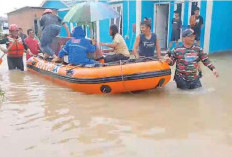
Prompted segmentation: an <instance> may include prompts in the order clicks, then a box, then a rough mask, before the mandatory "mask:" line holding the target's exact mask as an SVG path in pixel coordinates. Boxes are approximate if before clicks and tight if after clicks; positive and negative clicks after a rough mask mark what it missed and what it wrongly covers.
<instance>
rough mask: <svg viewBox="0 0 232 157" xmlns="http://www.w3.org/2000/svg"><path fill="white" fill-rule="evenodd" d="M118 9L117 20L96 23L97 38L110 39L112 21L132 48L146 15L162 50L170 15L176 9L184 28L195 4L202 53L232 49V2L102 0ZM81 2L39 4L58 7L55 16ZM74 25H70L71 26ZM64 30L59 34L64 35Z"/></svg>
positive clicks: (165, 46) (164, 44)
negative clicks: (231, 14) (198, 12)
mask: <svg viewBox="0 0 232 157" xmlns="http://www.w3.org/2000/svg"><path fill="white" fill-rule="evenodd" d="M102 1H103V2H105V3H108V4H109V5H111V6H112V7H113V8H114V9H115V10H117V11H118V12H119V14H120V15H121V17H119V18H117V19H109V20H103V21H99V22H97V23H96V25H97V30H96V31H97V39H98V41H101V42H111V41H112V39H111V37H110V36H109V35H108V34H109V27H110V25H111V24H116V25H117V26H118V27H119V31H120V33H121V34H122V36H123V37H124V39H125V41H126V43H127V46H128V48H129V49H130V50H132V49H133V45H134V41H135V38H136V36H137V35H138V34H139V33H140V22H141V21H142V20H143V19H144V18H145V17H147V18H149V19H151V22H152V31H153V32H155V33H156V34H157V36H158V38H159V40H160V45H161V48H162V49H163V50H165V49H167V47H168V44H169V42H170V39H171V31H172V24H171V21H172V18H173V17H174V11H175V10H178V11H179V13H180V16H181V19H182V22H183V29H186V28H188V26H189V18H190V16H191V15H192V14H193V13H194V9H195V8H196V7H199V8H200V15H201V16H202V17H203V19H204V26H203V28H202V31H201V41H200V44H201V46H202V47H203V48H204V50H205V52H209V53H215V52H220V51H229V50H232V44H231V43H232V39H231V35H232V32H231V31H230V27H231V26H230V25H231V23H232V17H231V16H230V12H231V10H232V1H216V0H215V1H212V0H207V1H205V0H189V1H187V0H133V1H132V0H102ZM80 2H81V1H77V0H71V1H62V0H57V1H56V0H52V1H50V0H47V1H44V2H43V4H42V7H46V8H56V9H58V15H59V16H60V17H61V18H63V17H64V16H65V15H66V13H67V12H68V10H69V9H70V8H71V7H72V6H73V5H74V4H76V3H80ZM75 25H76V24H71V23H70V24H69V27H70V29H72V28H73V27H74V26H75ZM65 35H66V34H65V30H64V29H63V30H62V32H61V36H65Z"/></svg>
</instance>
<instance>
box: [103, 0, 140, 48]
mask: <svg viewBox="0 0 232 157" xmlns="http://www.w3.org/2000/svg"><path fill="white" fill-rule="evenodd" d="M114 4H122V6H123V17H122V18H123V21H122V27H123V28H122V29H123V32H122V36H123V38H124V39H125V42H126V44H127V46H128V48H129V50H132V49H133V45H134V41H135V38H136V36H135V33H134V32H133V24H135V23H136V1H123V2H118V3H111V5H114ZM128 11H129V15H128ZM99 24H100V28H99V30H100V41H101V42H112V38H111V36H110V35H109V27H110V20H103V21H100V23H99ZM126 36H127V37H129V38H126Z"/></svg>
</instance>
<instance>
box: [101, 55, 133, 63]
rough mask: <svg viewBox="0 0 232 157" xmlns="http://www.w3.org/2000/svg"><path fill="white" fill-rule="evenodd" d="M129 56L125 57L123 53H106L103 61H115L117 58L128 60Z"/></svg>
mask: <svg viewBox="0 0 232 157" xmlns="http://www.w3.org/2000/svg"><path fill="white" fill-rule="evenodd" d="M129 58H130V57H126V56H124V55H123V54H113V55H107V56H106V57H105V58H104V60H105V63H108V62H115V61H119V60H128V59H129Z"/></svg>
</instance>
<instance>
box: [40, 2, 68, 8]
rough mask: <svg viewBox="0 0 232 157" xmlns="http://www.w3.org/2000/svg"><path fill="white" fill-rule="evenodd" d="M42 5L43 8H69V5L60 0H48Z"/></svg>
mask: <svg viewBox="0 0 232 157" xmlns="http://www.w3.org/2000/svg"><path fill="white" fill-rule="evenodd" d="M42 7H43V8H56V9H62V8H67V6H66V5H65V4H63V3H62V2H60V1H47V2H45V3H44V5H43V6H42Z"/></svg>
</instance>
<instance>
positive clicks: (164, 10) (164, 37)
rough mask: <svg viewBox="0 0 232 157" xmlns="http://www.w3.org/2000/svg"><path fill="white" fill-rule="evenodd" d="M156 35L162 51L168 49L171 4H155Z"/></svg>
mask: <svg viewBox="0 0 232 157" xmlns="http://www.w3.org/2000/svg"><path fill="white" fill-rule="evenodd" d="M154 17H155V23H154V26H155V33H156V35H157V37H158V38H159V42H160V47H161V49H162V50H166V49H167V44H168V28H169V22H168V21H169V3H164V4H155V16H154Z"/></svg>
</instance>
